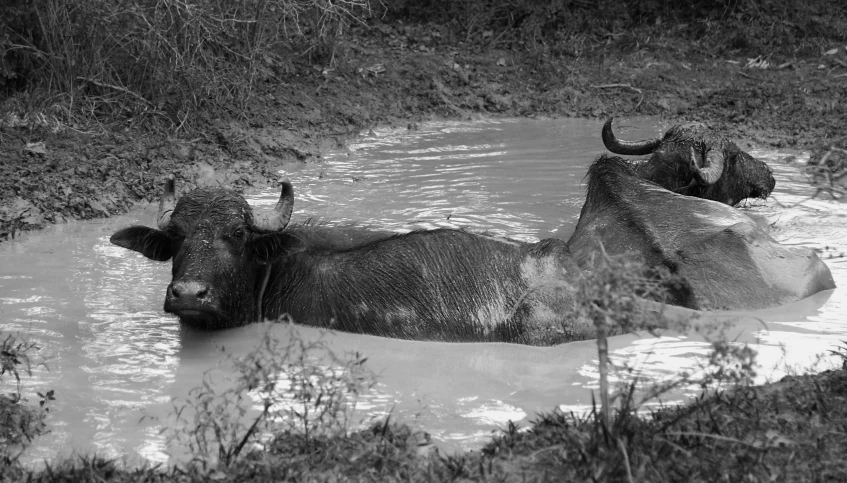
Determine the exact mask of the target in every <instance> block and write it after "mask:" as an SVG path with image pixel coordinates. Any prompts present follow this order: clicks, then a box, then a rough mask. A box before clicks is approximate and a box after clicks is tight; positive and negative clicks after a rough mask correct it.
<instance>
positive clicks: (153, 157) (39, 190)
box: [0, 19, 847, 242]
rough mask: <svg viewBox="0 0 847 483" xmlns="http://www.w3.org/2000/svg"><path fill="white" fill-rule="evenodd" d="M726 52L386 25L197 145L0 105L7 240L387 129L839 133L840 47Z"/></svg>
mask: <svg viewBox="0 0 847 483" xmlns="http://www.w3.org/2000/svg"><path fill="white" fill-rule="evenodd" d="M741 44H742V45H744V43H743V42H742V43H741ZM495 45H497V44H495ZM722 45H723V46H722V47H721V48H717V47H715V46H714V42H711V43H710V41H707V39H703V40H702V41H701V40H698V39H692V38H690V36H687V35H685V24H681V25H677V26H675V27H673V28H662V27H658V26H650V27H642V28H640V29H633V30H627V31H625V32H621V33H614V32H601V33H597V34H595V35H593V36H591V37H585V38H583V39H582V41H581V42H580V43H574V42H571V44H570V46H564V47H561V49H560V50H561V52H559V53H558V54H557V55H544V56H541V55H532V52H528V51H526V50H520V49H515V50H512V49H497V48H492V47H491V45H490V43H487V42H484V41H476V42H465V41H463V40H462V39H461V38H459V39H457V37H456V35H455V34H453V33H451V32H450V31H449V30H448V29H447V28H446V27H440V26H434V25H429V24H406V23H403V22H402V21H391V20H384V21H381V20H378V19H377V20H374V21H373V23H372V24H371V25H369V26H367V27H365V26H362V27H358V28H356V29H354V30H353V31H352V32H350V35H349V36H348V37H346V38H345V39H344V40H343V41H341V43H340V44H339V49H338V51H339V53H340V54H339V55H338V56H337V59H340V60H337V61H336V62H335V63H334V65H333V66H332V67H330V68H321V67H320V66H315V65H310V64H309V63H307V62H306V61H296V60H295V61H288V62H286V63H281V64H280V65H277V66H275V68H274V71H273V72H269V74H268V78H267V81H266V82H265V83H263V85H262V86H261V89H260V92H259V93H258V95H257V96H256V98H255V100H254V102H253V103H252V105H251V106H250V107H248V108H247V109H246V110H244V111H243V112H241V113H240V114H238V115H234V116H232V118H231V119H220V118H217V119H202V122H198V125H200V126H202V127H201V129H199V130H197V131H196V132H194V133H191V134H190V135H179V136H176V135H173V131H165V130H162V129H158V130H157V129H147V130H139V129H133V130H125V129H121V128H116V127H114V126H111V127H109V128H104V127H102V126H73V125H71V126H68V125H62V124H59V123H56V122H51V120H50V118H49V116H44V115H33V114H32V113H20V112H15V111H14V109H10V108H8V106H10V105H13V104H10V103H9V102H6V103H5V104H3V105H5V106H7V109H5V110H6V112H2V113H0V114H2V116H0V118H2V119H1V120H0V126H2V127H0V242H2V241H3V240H7V239H9V238H11V237H14V236H15V234H16V233H17V232H19V231H22V230H30V229H34V228H39V227H41V226H44V225H45V224H47V223H60V222H64V221H66V220H70V219H88V218H97V217H105V216H109V215H113V214H117V213H122V212H125V211H127V210H129V209H130V208H131V207H132V206H133V205H135V204H136V203H138V202H143V201H153V200H155V199H157V197H158V194H159V191H160V183H161V180H162V178H163V177H164V176H165V175H166V174H167V173H170V172H173V173H175V174H176V176H177V178H178V180H179V181H178V184H179V186H180V188H181V189H182V190H188V189H190V188H193V187H195V186H197V185H198V184H205V183H210V182H211V183H222V184H224V185H227V186H232V187H235V188H238V189H243V188H248V187H253V186H265V185H267V184H268V183H273V182H274V180H275V172H276V171H277V170H278V169H279V168H280V167H281V166H283V165H285V164H287V163H308V162H321V159H322V157H321V153H323V152H325V151H326V150H328V149H333V148H338V147H341V146H342V145H343V144H344V142H345V141H346V140H348V139H350V138H351V137H352V136H355V135H356V134H357V133H359V132H361V131H362V130H364V129H368V128H371V127H374V126H381V125H391V126H408V128H409V129H415V127H416V125H417V124H418V123H420V122H424V121H426V120H430V119H445V118H447V119H468V120H470V119H478V118H486V117H524V116H527V117H535V116H545V117H563V116H570V117H585V118H605V117H608V116H616V117H626V116H643V115H650V116H660V117H662V118H665V119H668V120H671V121H682V120H699V121H707V122H709V123H711V124H712V125H713V126H714V127H715V128H717V129H720V130H722V131H725V132H727V133H729V134H731V135H732V136H733V137H734V138H735V139H736V140H737V141H738V142H739V143H740V144H742V145H751V144H752V145H771V146H778V147H791V148H799V149H814V148H815V147H817V146H821V145H823V144H825V143H826V142H828V141H830V140H832V139H834V138H837V137H839V136H843V135H844V134H845V133H844V124H843V120H844V119H845V118H847V116H846V114H847V112H845V110H846V109H845V105H847V103H845V102H844V100H845V93H847V89H846V88H845V87H847V47H846V46H844V45H821V46H820V49H801V50H800V51H795V52H791V53H790V54H779V53H768V52H757V51H756V49H754V48H749V47H748V48H735V49H727V48H726V43H724V44H722ZM200 117H202V115H200ZM598 135H599V133H598ZM598 154H599V153H598Z"/></svg>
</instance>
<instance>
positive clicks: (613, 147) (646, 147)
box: [602, 117, 662, 156]
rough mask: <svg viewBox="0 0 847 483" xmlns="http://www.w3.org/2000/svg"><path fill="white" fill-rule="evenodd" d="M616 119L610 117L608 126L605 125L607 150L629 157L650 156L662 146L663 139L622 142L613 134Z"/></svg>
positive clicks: (604, 138) (604, 141)
mask: <svg viewBox="0 0 847 483" xmlns="http://www.w3.org/2000/svg"><path fill="white" fill-rule="evenodd" d="M614 119H615V118H613V117H610V118H609V120H608V121H606V124H603V133H602V137H603V144H604V145H606V149H608V150H609V151H611V152H613V153H615V154H627V155H633V156H638V155H644V154H650V153H652V152H653V151H655V150H656V148H658V147H659V145H660V144H662V138H656V139H647V140H644V141H621V140H620V139H618V138H616V137H615V134H614V133H613V132H612V121H613V120H614Z"/></svg>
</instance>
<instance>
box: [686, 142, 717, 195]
mask: <svg viewBox="0 0 847 483" xmlns="http://www.w3.org/2000/svg"><path fill="white" fill-rule="evenodd" d="M724 164H725V161H724V157H723V153H721V152H720V151H718V150H716V149H710V150H709V151H707V152H706V159H705V161H704V162H703V167H702V168H700V167H698V166H697V158H696V154H695V153H694V147H693V146H692V147H691V166H692V167H693V168H694V177H695V178H697V182H698V183H700V184H701V185H712V184H715V183H717V182H718V180H719V179H721V176H722V175H723V168H724Z"/></svg>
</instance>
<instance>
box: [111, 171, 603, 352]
mask: <svg viewBox="0 0 847 483" xmlns="http://www.w3.org/2000/svg"><path fill="white" fill-rule="evenodd" d="M293 199H294V195H293V189H292V187H291V184H290V183H288V182H283V183H282V193H281V195H280V200H279V202H278V203H277V205H276V207H275V209H274V210H273V212H271V213H269V214H263V215H258V216H256V215H254V214H253V211H252V209H251V208H250V206H249V205H248V204H247V202H246V201H245V200H244V198H242V197H241V196H240V195H238V194H237V193H235V192H232V191H229V190H225V189H221V188H214V189H211V188H200V189H196V190H193V191H191V192H189V193H187V194H185V195H183V196H182V197H180V199H179V201H178V202H177V201H175V194H174V183H173V181H172V180H168V181H167V182H166V183H165V190H164V195H163V197H162V200H161V202H160V206H159V214H158V217H157V219H158V229H155V228H149V227H145V226H133V227H129V228H125V229H122V230H120V231H118V232H116V233H115V234H114V235H112V237H111V242H112V243H114V244H116V245H118V246H121V247H124V248H128V249H130V250H134V251H137V252H139V253H141V254H143V255H144V256H146V257H147V258H150V259H153V260H160V261H166V260H169V259H173V279H172V281H171V283H170V285H168V288H167V295H166V298H165V311H166V312H169V313H173V314H176V315H177V316H179V318H180V319H181V320H182V321H183V322H184V323H186V324H189V325H192V326H198V327H202V328H223V327H233V326H238V325H242V324H245V323H249V322H253V321H256V320H262V319H276V318H278V317H279V316H281V315H282V314H286V313H287V314H289V315H290V316H291V317H292V318H293V319H294V320H295V321H296V322H298V323H303V324H308V325H316V326H325V327H330V328H333V329H338V330H343V331H348V332H358V333H366V334H373V335H381V336H388V337H395V338H407V339H418V340H448V341H508V342H520V343H529V344H551V343H558V342H562V341H566V340H574V339H579V338H583V339H584V338H589V337H593V334H594V332H593V326H591V325H590V324H589V323H586V322H584V321H583V322H580V321H578V320H575V318H574V317H573V313H574V310H573V307H574V298H573V290H572V289H571V286H570V285H569V284H568V283H566V280H567V279H568V278H569V277H571V276H572V275H573V274H575V273H577V271H578V270H579V269H578V268H577V266H576V264H575V262H574V261H573V257H572V256H571V255H570V253H569V252H568V250H567V247H566V244H565V242H564V241H561V240H554V239H549V240H543V241H541V242H538V243H533V244H530V243H522V242H517V241H512V240H508V239H502V238H496V237H492V236H486V235H481V234H472V233H468V232H466V231H462V230H448V229H436V230H428V231H413V232H410V233H406V234H390V233H380V232H371V231H368V230H365V229H363V228H361V227H355V226H347V227H326V226H321V225H314V224H292V225H291V226H289V219H290V217H291V212H292V206H293Z"/></svg>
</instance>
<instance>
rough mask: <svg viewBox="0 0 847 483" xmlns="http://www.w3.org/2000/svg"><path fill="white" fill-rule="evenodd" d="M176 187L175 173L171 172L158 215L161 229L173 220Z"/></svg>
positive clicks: (157, 222) (166, 182) (158, 223)
mask: <svg viewBox="0 0 847 483" xmlns="http://www.w3.org/2000/svg"><path fill="white" fill-rule="evenodd" d="M175 191H176V190H175V189H174V175H172V174H169V175H168V177H167V178H165V188H164V190H163V191H162V197H161V198H160V199H159V214H158V215H156V225H157V226H158V227H159V229H160V230H164V229H166V228H167V227H168V225H169V224H170V222H171V213H173V211H174V207H175V206H176V196H175Z"/></svg>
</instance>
